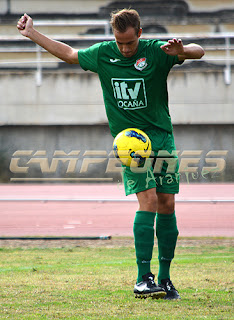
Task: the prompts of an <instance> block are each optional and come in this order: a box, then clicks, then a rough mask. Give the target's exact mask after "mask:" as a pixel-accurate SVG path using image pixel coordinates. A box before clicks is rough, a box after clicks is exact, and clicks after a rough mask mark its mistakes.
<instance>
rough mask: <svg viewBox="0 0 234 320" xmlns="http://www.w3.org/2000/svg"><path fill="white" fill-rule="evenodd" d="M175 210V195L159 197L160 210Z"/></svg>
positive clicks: (168, 211) (160, 211) (171, 211)
mask: <svg viewBox="0 0 234 320" xmlns="http://www.w3.org/2000/svg"><path fill="white" fill-rule="evenodd" d="M174 211H175V199H174V195H167V194H165V195H163V196H159V197H158V212H159V213H173V212H174Z"/></svg>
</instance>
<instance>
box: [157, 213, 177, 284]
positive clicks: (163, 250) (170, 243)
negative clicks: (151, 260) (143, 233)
mask: <svg viewBox="0 0 234 320" xmlns="http://www.w3.org/2000/svg"><path fill="white" fill-rule="evenodd" d="M178 234H179V232H178V229H177V224H176V216H175V212H173V213H172V214H160V213H157V216H156V235H157V238H158V260H159V272H158V283H159V284H160V283H161V280H162V279H167V278H169V279H170V264H171V260H172V259H173V258H174V252H175V247H176V241H177V237H178Z"/></svg>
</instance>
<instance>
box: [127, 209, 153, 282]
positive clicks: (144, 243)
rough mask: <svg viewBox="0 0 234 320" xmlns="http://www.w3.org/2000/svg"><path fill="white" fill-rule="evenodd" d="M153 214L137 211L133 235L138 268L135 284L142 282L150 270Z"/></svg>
mask: <svg viewBox="0 0 234 320" xmlns="http://www.w3.org/2000/svg"><path fill="white" fill-rule="evenodd" d="M155 215H156V214H155V213H154V212H150V211H137V212H136V216H135V220H134V225H133V233H134V240H135V249H136V261H137V266H138V277H137V283H138V282H141V281H142V276H143V275H145V274H146V273H148V272H151V270H150V262H151V259H152V253H153V247H154V220H155Z"/></svg>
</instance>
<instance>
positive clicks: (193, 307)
mask: <svg viewBox="0 0 234 320" xmlns="http://www.w3.org/2000/svg"><path fill="white" fill-rule="evenodd" d="M232 262H233V248H232V247H231V246H223V245H215V246H208V245H207V244H206V245H200V246H189V247H188V246H186V247H180V246H179V247H178V248H177V251H176V258H175V259H174V261H173V264H172V274H171V277H172V280H173V282H174V284H175V286H176V287H177V288H178V290H179V292H180V295H181V297H182V300H181V301H174V302H172V301H164V300H152V299H147V300H140V299H135V298H134V295H133V293H132V291H133V286H134V282H135V280H136V264H135V253H134V248H133V246H122V247H118V246H116V247H115V246H114V247H108V244H107V245H106V246H102V247H83V246H82V247H70V248H69V247H66V248H7V247H4V248H1V249H0V319H14V320H17V319H25V320H26V319H27V320H30V319H85V320H88V319H103V320H107V319H134V320H140V319H176V320H177V319H192V320H193V319H212V320H213V319H218V320H221V319H229V320H230V319H233V309H232V305H233V293H232V288H231V287H232V280H233V264H232ZM152 264H153V268H152V269H153V270H152V271H153V272H154V273H157V251H156V250H155V252H154V258H153V263H152Z"/></svg>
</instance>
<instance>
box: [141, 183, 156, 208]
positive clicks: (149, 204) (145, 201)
mask: <svg viewBox="0 0 234 320" xmlns="http://www.w3.org/2000/svg"><path fill="white" fill-rule="evenodd" d="M152 190H153V189H150V190H146V191H143V192H140V196H138V201H139V205H140V208H139V209H140V210H142V211H150V212H156V211H157V205H158V198H157V195H156V192H153V191H152Z"/></svg>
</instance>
